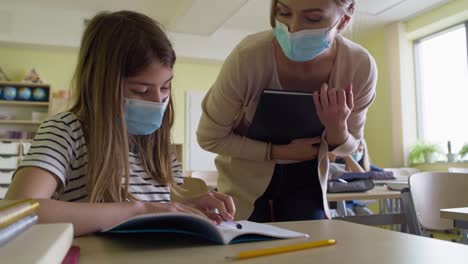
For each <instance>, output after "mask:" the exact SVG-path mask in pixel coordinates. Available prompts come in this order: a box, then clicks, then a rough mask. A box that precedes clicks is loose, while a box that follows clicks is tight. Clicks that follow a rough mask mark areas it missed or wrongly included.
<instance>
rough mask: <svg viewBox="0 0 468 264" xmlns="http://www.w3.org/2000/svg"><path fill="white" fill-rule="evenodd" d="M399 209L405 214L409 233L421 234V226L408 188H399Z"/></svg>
mask: <svg viewBox="0 0 468 264" xmlns="http://www.w3.org/2000/svg"><path fill="white" fill-rule="evenodd" d="M401 209H402V212H403V213H404V215H405V218H406V222H407V225H408V231H409V233H410V234H414V235H418V236H420V235H421V226H420V225H419V221H418V217H417V215H416V209H415V207H414V202H413V198H412V197H411V191H410V189H409V188H404V189H403V190H401Z"/></svg>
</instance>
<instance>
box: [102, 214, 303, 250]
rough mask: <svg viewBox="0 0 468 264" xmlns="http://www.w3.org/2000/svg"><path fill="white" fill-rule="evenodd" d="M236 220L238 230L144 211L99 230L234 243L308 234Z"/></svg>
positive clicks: (191, 217)
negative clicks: (190, 237) (178, 236)
mask: <svg viewBox="0 0 468 264" xmlns="http://www.w3.org/2000/svg"><path fill="white" fill-rule="evenodd" d="M236 223H237V224H240V225H241V226H242V227H241V228H240V229H239V228H237V227H236V226H235V225H232V224H231V223H228V222H225V223H221V224H220V225H215V224H212V223H211V222H210V221H208V220H207V219H205V218H203V217H200V216H197V215H192V214H183V213H161V214H146V215H140V216H136V217H133V218H130V219H128V220H127V221H124V222H122V223H120V224H117V225H115V226H113V227H110V228H108V229H105V230H102V231H101V233H103V234H112V233H119V234H122V233H123V234H132V233H170V234H174V235H178V234H180V235H190V236H195V237H198V238H201V239H204V240H207V241H211V242H213V243H216V244H233V243H240V242H249V241H258V240H267V239H274V238H300V237H308V235H307V234H304V233H299V232H295V231H291V230H287V229H284V228H279V227H275V226H272V225H268V224H260V223H255V222H250V221H236Z"/></svg>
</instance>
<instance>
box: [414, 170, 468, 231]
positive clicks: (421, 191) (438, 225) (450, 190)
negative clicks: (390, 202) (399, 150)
mask: <svg viewBox="0 0 468 264" xmlns="http://www.w3.org/2000/svg"><path fill="white" fill-rule="evenodd" d="M409 186H410V190H411V197H412V198H413V202H414V207H415V210H416V214H417V218H418V220H419V223H420V224H421V226H422V227H423V228H426V229H431V230H449V229H453V221H452V220H449V219H442V218H440V209H444V208H456V207H467V206H468V195H467V191H468V174H463V173H447V172H420V173H416V174H414V175H412V176H410V178H409Z"/></svg>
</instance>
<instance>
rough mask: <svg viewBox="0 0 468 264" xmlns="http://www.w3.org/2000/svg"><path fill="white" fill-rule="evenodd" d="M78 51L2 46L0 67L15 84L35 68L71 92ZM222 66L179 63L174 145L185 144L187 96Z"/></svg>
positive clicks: (56, 86)
mask: <svg viewBox="0 0 468 264" xmlns="http://www.w3.org/2000/svg"><path fill="white" fill-rule="evenodd" d="M77 55H78V50H77V49H67V48H57V47H42V46H31V45H11V44H1V45H0V58H1V59H0V67H1V68H2V69H3V70H4V71H5V73H6V74H7V75H8V77H9V78H10V79H12V80H14V81H19V80H21V79H22V77H23V76H24V74H25V73H26V71H27V70H29V69H30V68H32V67H35V68H36V69H37V71H38V72H39V73H40V74H41V76H42V78H43V79H44V80H45V82H46V83H49V84H51V86H52V89H53V90H55V91H57V90H60V89H68V88H69V87H70V80H71V78H72V75H73V71H74V69H75V66H76V62H77ZM221 65H222V64H221V62H212V61H195V60H188V59H178V61H177V63H176V65H175V69H174V74H175V77H174V82H173V87H174V88H173V93H174V101H175V107H176V121H175V125H174V128H173V139H174V142H175V143H179V144H183V143H185V92H186V91H187V90H208V89H209V88H210V87H211V84H212V83H213V82H214V80H215V78H216V77H217V75H218V72H219V70H220V69H221Z"/></svg>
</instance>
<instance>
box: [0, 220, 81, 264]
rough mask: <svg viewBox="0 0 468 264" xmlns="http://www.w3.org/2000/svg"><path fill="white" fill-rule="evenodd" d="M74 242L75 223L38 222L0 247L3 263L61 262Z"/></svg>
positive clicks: (44, 263)
mask: <svg viewBox="0 0 468 264" xmlns="http://www.w3.org/2000/svg"><path fill="white" fill-rule="evenodd" d="M72 242H73V225H72V224H69V223H64V224H37V225H33V226H31V227H30V228H29V229H28V230H26V231H25V232H23V233H22V234H20V235H18V236H17V237H15V239H13V240H12V241H10V242H9V243H7V244H6V245H4V246H2V247H0V256H1V262H2V263H15V264H23V263H24V264H26V263H38V264H54V263H61V262H62V260H63V258H64V257H65V255H66V254H67V252H68V250H69V249H70V246H71V244H72Z"/></svg>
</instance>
